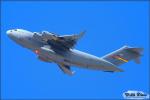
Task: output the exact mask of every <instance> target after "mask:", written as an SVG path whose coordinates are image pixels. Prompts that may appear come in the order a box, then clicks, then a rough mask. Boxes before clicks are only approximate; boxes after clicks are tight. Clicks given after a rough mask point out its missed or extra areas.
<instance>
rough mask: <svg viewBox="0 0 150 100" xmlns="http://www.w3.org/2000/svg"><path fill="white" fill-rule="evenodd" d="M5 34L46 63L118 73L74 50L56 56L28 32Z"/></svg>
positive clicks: (112, 66) (106, 64)
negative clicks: (45, 60)
mask: <svg viewBox="0 0 150 100" xmlns="http://www.w3.org/2000/svg"><path fill="white" fill-rule="evenodd" d="M7 34H8V36H9V37H10V38H11V39H12V40H14V41H15V42H16V43H18V44H20V45H21V46H23V47H25V48H28V49H30V50H32V51H33V52H35V51H36V50H38V51H39V52H38V56H40V57H42V58H45V59H47V61H48V62H55V63H57V64H65V65H68V66H79V67H83V68H89V69H96V70H103V71H120V70H119V69H118V68H117V67H116V66H115V65H113V64H112V63H110V62H108V61H106V60H104V59H101V58H99V57H96V56H93V55H90V54H87V53H84V52H81V51H78V50H75V49H70V50H69V51H67V52H65V53H64V54H63V55H61V54H58V53H56V52H55V51H53V50H52V49H51V46H50V45H45V44H44V43H42V42H40V41H37V40H36V39H34V38H33V34H34V33H33V32H30V31H26V30H22V29H16V30H8V31H7Z"/></svg>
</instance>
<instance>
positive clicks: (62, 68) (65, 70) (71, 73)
mask: <svg viewBox="0 0 150 100" xmlns="http://www.w3.org/2000/svg"><path fill="white" fill-rule="evenodd" d="M58 66H59V68H60V69H61V70H62V71H63V72H64V73H66V74H68V75H73V74H74V72H72V71H71V69H70V66H67V65H63V64H58Z"/></svg>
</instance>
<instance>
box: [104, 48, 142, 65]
mask: <svg viewBox="0 0 150 100" xmlns="http://www.w3.org/2000/svg"><path fill="white" fill-rule="evenodd" d="M142 51H143V48H135V47H129V46H123V47H122V48H120V49H118V50H116V51H114V52H112V53H110V54H107V55H105V56H103V57H102V59H104V60H106V61H108V62H110V63H112V64H114V65H116V66H119V65H122V64H124V63H127V62H128V61H130V60H134V61H135V62H136V63H137V64H139V63H140V57H141V56H142Z"/></svg>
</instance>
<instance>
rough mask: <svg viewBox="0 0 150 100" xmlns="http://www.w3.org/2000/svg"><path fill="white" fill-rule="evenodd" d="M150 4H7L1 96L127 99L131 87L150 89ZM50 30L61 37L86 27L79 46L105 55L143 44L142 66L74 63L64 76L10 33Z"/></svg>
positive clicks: (3, 27) (3, 15) (3, 30)
mask: <svg viewBox="0 0 150 100" xmlns="http://www.w3.org/2000/svg"><path fill="white" fill-rule="evenodd" d="M148 17H149V15H148V2H117V1H116V2H75V1H73V2H3V4H2V26H1V27H2V33H1V47H2V48H1V49H2V50H1V58H2V59H1V69H2V74H1V75H2V77H1V85H2V88H1V90H2V98H4V99H9V98H14V99H15V98H24V99H27V98H30V99H32V98H59V99H60V98H61V99H62V98H75V99H79V98H80V99H83V98H84V99H85V98H100V99H102V98H109V99H110V98H123V97H122V93H123V92H125V91H127V90H140V91H144V92H148V91H149V65H148V64H149V58H148V55H149V49H148V45H149V44H148V41H149V35H148V28H149V27H148ZM14 28H22V29H26V30H29V31H33V32H35V31H37V32H39V31H43V30H47V31H50V32H55V33H58V34H60V35H63V34H73V33H79V32H81V31H83V30H86V34H85V36H84V37H83V38H82V39H81V40H79V41H78V44H77V45H76V49H79V50H81V51H85V52H87V53H90V54H93V55H96V56H99V57H101V56H103V55H105V54H107V53H110V52H112V51H114V50H116V49H119V48H120V47H122V46H124V45H129V46H134V47H143V48H144V55H143V56H142V58H141V62H142V63H141V64H135V63H134V62H133V61H131V62H129V63H126V64H124V65H122V66H119V67H120V68H121V69H123V70H124V71H125V72H122V73H113V74H111V73H104V72H101V71H93V70H87V69H80V68H77V67H73V68H72V69H73V70H75V71H76V73H75V75H74V76H68V75H65V74H64V73H62V72H61V71H60V69H59V68H58V67H57V65H56V64H54V63H45V62H42V61H39V60H38V59H37V56H36V55H35V54H34V53H33V52H31V51H29V50H27V49H25V48H22V47H21V46H19V45H17V44H16V43H15V42H13V41H12V40H10V39H9V38H8V36H7V35H6V31H7V30H8V29H14Z"/></svg>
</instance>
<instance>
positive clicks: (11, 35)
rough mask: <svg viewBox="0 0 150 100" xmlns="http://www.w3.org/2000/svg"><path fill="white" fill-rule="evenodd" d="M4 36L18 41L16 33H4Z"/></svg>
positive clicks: (9, 31)
mask: <svg viewBox="0 0 150 100" xmlns="http://www.w3.org/2000/svg"><path fill="white" fill-rule="evenodd" d="M6 34H7V35H8V36H9V38H11V39H13V40H16V39H19V36H18V34H17V33H15V32H14V31H13V30H8V31H6Z"/></svg>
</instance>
